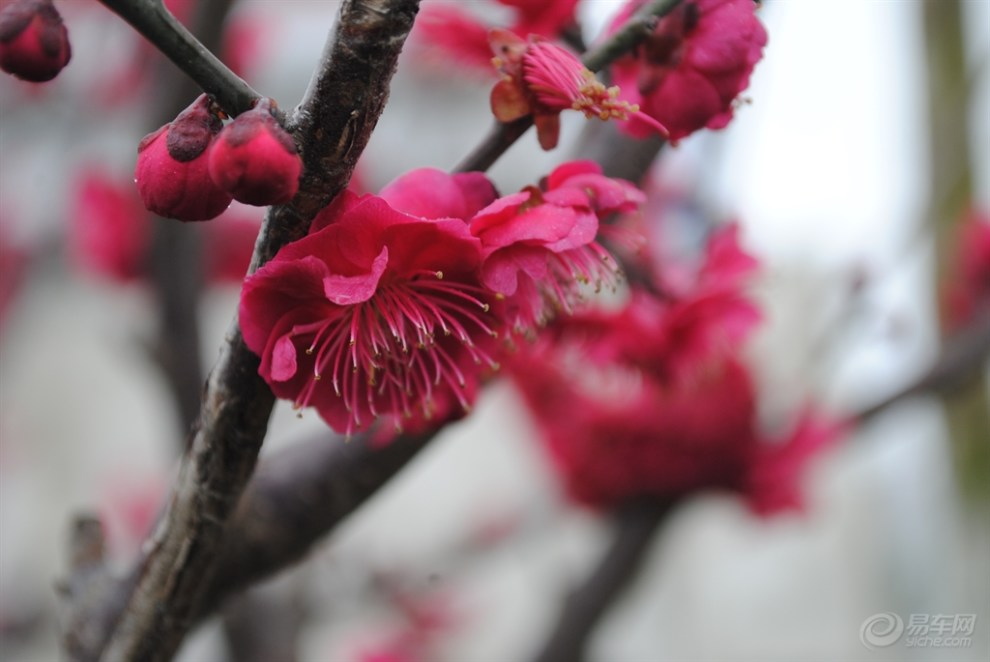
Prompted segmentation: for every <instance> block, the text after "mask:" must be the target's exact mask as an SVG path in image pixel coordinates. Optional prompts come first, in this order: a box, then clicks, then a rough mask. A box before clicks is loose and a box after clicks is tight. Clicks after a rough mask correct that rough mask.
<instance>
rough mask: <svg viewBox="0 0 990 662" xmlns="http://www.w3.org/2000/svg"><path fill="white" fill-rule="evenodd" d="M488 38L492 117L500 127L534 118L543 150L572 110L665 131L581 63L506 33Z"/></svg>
mask: <svg viewBox="0 0 990 662" xmlns="http://www.w3.org/2000/svg"><path fill="white" fill-rule="evenodd" d="M489 39H490V41H491V46H492V50H493V51H494V52H495V58H493V60H492V63H493V64H494V65H495V67H496V68H497V69H498V70H499V72H501V74H502V80H500V81H499V82H498V83H497V84H496V85H495V87H494V88H493V89H492V94H491V105H492V113H494V115H495V117H496V118H497V119H498V120H499V121H500V122H511V121H513V120H517V119H519V118H521V117H525V116H526V115H532V116H533V123H534V124H535V125H536V131H537V137H538V138H539V141H540V146H541V147H543V149H546V150H550V149H553V148H554V147H556V146H557V140H558V137H559V134H560V113H562V112H564V111H565V110H577V111H580V112H582V113H584V115H585V117H587V118H589V119H591V118H598V119H600V120H609V119H615V120H619V121H626V120H629V119H631V118H633V117H636V118H638V119H639V121H640V122H642V123H645V124H648V125H650V126H651V127H653V129H654V130H656V131H657V132H659V133H660V134H662V135H666V134H667V130H666V129H665V128H664V127H663V125H661V124H660V123H659V122H657V121H656V120H655V119H653V118H651V117H649V116H648V115H644V114H643V113H641V112H639V106H637V105H636V104H632V103H629V102H628V101H625V100H623V99H621V98H620V90H619V88H618V87H615V86H612V87H605V85H604V84H603V83H602V82H601V81H599V80H598V79H597V78H595V74H594V73H592V72H591V71H590V70H589V69H588V68H587V67H585V66H584V65H583V64H582V63H581V60H579V59H578V58H577V57H575V56H574V55H573V54H571V53H569V52H568V51H566V50H564V49H563V48H561V47H560V46H556V45H554V44H551V43H549V42H547V41H543V40H541V39H540V38H539V37H536V36H534V35H531V36H530V37H529V40H528V41H524V40H522V39H520V38H519V37H517V36H516V35H515V34H513V33H511V32H509V31H507V30H499V29H495V30H492V31H491V33H490V35H489Z"/></svg>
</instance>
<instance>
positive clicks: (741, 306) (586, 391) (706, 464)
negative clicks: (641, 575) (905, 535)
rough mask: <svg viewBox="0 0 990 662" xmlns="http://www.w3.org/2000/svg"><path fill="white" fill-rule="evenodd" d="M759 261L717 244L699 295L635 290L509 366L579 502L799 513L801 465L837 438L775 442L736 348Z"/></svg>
mask: <svg viewBox="0 0 990 662" xmlns="http://www.w3.org/2000/svg"><path fill="white" fill-rule="evenodd" d="M755 266H756V263H755V261H754V260H753V259H752V258H751V257H750V256H748V255H747V254H745V253H744V252H743V251H741V250H740V248H739V245H738V242H737V238H736V230H735V227H734V226H732V227H729V228H727V229H724V230H721V231H719V232H717V233H716V234H714V235H713V236H712V237H711V238H710V241H709V244H708V248H707V253H706V256H705V260H704V263H703V265H702V266H701V268H700V269H699V270H698V273H697V276H696V279H695V282H694V285H693V286H692V287H691V288H690V289H687V290H685V291H683V292H681V293H679V294H677V295H672V294H670V293H669V292H667V291H665V294H664V295H660V294H658V293H657V291H656V289H655V288H653V287H644V286H640V287H636V288H633V291H632V293H631V296H630V298H629V300H628V302H627V303H626V304H625V305H624V306H622V307H621V308H620V309H618V310H588V311H584V312H580V313H577V314H575V315H573V316H570V317H566V318H560V319H558V320H556V321H555V322H554V324H553V325H551V326H550V327H548V328H547V329H546V330H545V331H544V332H543V333H542V334H541V337H540V338H539V340H538V342H537V343H536V344H534V345H532V346H530V347H528V348H525V349H523V350H522V351H520V352H519V353H518V354H517V355H516V356H515V357H514V358H513V360H512V361H511V362H510V364H509V365H510V367H511V373H512V374H513V376H514V377H515V378H516V383H517V384H518V387H519V389H520V390H521V392H522V394H523V396H524V399H525V401H526V403H527V404H528V405H529V408H530V410H531V412H532V414H533V416H534V418H535V420H536V422H537V424H538V426H539V428H540V429H541V431H542V433H543V438H544V440H545V442H546V446H547V448H548V451H549V454H550V456H551V457H552V459H553V460H554V463H555V466H556V467H557V468H558V469H559V471H560V474H561V476H562V478H563V480H564V482H565V484H566V487H567V490H568V493H569V494H570V495H571V496H572V497H573V498H574V499H575V500H577V501H578V502H580V503H583V504H586V505H590V506H593V507H602V508H609V507H613V506H615V505H617V504H620V503H622V502H624V501H627V500H629V499H633V498H639V497H659V498H666V499H676V498H677V497H680V496H683V495H685V494H687V493H689V492H694V491H697V490H700V489H706V488H725V489H730V490H736V491H738V492H741V493H743V494H745V495H746V496H747V497H748V498H749V500H750V502H751V504H752V505H753V507H754V508H755V509H756V510H757V511H759V512H762V513H769V512H773V511H776V510H779V509H783V508H787V507H793V506H796V505H798V504H799V493H798V489H797V487H798V484H799V479H800V473H801V469H802V467H803V465H804V462H805V460H806V459H807V458H808V457H809V456H810V455H811V454H812V453H813V452H814V451H815V450H816V449H818V448H820V447H821V446H822V445H823V444H824V443H825V442H827V441H828V440H830V439H832V438H833V437H834V436H835V434H836V433H838V432H839V430H840V428H841V426H840V425H838V424H834V423H825V422H823V421H822V420H820V419H819V418H818V417H815V416H811V415H807V414H806V415H804V416H803V417H802V418H801V420H800V421H799V423H798V424H797V426H796V427H795V429H794V431H793V432H792V434H791V435H790V436H789V437H788V438H786V439H783V440H776V441H775V442H772V441H771V440H768V439H766V438H765V437H764V435H762V434H761V433H760V432H759V430H758V427H757V424H756V400H757V397H756V392H755V389H754V385H753V381H752V377H751V375H750V372H749V370H748V368H747V367H746V365H745V362H744V361H743V359H742V357H741V353H740V346H741V344H742V342H743V340H744V339H745V338H746V336H747V335H748V334H749V333H750V332H751V331H752V329H753V328H754V326H755V325H756V324H757V323H758V321H759V319H760V313H759V309H758V308H757V307H756V306H755V304H754V303H753V302H752V301H751V300H750V299H749V298H748V297H747V296H746V294H745V291H744V289H743V287H744V284H745V281H746V279H747V276H748V275H749V274H750V273H751V272H752V271H753V269H754V267H755Z"/></svg>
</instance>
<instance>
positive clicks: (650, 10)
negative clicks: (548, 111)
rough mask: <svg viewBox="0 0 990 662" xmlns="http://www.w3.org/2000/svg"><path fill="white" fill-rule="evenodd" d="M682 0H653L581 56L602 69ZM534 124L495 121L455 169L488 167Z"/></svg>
mask: <svg viewBox="0 0 990 662" xmlns="http://www.w3.org/2000/svg"><path fill="white" fill-rule="evenodd" d="M680 2H681V0H652V2H648V3H647V4H645V5H643V7H642V8H641V9H640V10H639V11H638V12H637V13H636V14H635V16H633V17H632V18H630V19H629V20H628V21H627V22H626V24H625V25H623V26H622V28H621V29H619V30H618V31H617V32H616V33H615V34H613V35H612V36H611V37H610V38H609V39H608V40H607V41H605V43H603V44H602V45H601V46H599V47H598V48H594V49H592V50H590V51H588V52H587V53H585V54H584V56H583V57H582V58H581V61H582V62H583V63H584V66H586V67H587V68H588V69H590V70H591V71H595V72H597V71H601V70H602V69H604V68H605V67H607V66H608V65H610V64H612V63H613V62H615V61H616V60H617V59H619V58H620V57H622V56H623V55H625V54H626V53H628V52H629V51H631V50H632V49H633V48H635V47H636V46H637V45H638V44H639V43H640V42H641V41H643V39H645V38H646V37H647V35H649V34H650V32H651V31H652V30H653V28H655V27H656V24H657V21H659V20H660V19H661V18H663V17H664V16H666V15H667V14H669V13H670V12H672V11H673V10H674V8H675V7H677V5H678V4H680ZM532 125H533V119H532V117H531V116H527V117H523V118H520V119H518V120H515V121H514V122H507V123H502V122H495V124H494V126H493V127H492V129H491V130H490V131H489V132H488V135H487V136H485V138H484V139H483V140H482V142H481V144H480V145H478V146H477V147H476V148H475V149H474V150H472V151H471V153H470V154H468V155H467V156H466V157H465V158H464V160H463V161H461V162H460V163H459V164H457V167H456V168H454V170H455V171H456V172H470V171H472V170H488V169H489V168H490V167H492V164H494V163H495V161H497V160H498V159H499V157H500V156H502V154H504V153H505V152H506V151H507V150H508V149H509V148H510V147H512V145H513V144H515V142H516V141H517V140H518V139H519V138H520V137H522V135H523V134H525V133H526V131H528V130H529V127H531V126H532Z"/></svg>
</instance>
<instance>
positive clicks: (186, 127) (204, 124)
mask: <svg viewBox="0 0 990 662" xmlns="http://www.w3.org/2000/svg"><path fill="white" fill-rule="evenodd" d="M221 126H222V123H221V122H220V118H219V117H217V115H216V114H215V113H214V111H213V110H212V109H211V103H210V100H209V97H207V96H206V95H205V94H204V95H202V96H200V97H199V98H198V99H197V100H196V101H194V102H193V103H192V105H190V106H189V107H188V108H186V109H185V110H184V111H182V112H181V113H180V114H179V116H178V117H176V118H175V119H174V120H173V121H172V122H171V123H170V124H166V125H165V126H163V127H162V128H160V129H158V130H157V131H155V132H153V133H150V134H148V135H147V136H145V137H144V139H143V140H141V143H140V144H139V145H138V159H137V165H136V166H135V168H134V180H135V182H136V183H137V188H138V193H140V194H141V200H142V201H143V202H144V206H145V207H146V208H147V209H148V210H149V211H152V212H154V213H156V214H158V215H160V216H165V217H167V218H175V219H178V220H180V221H205V220H209V219H211V218H215V217H216V216H219V215H220V214H221V213H223V211H224V210H225V209H226V208H227V207H228V206H229V205H230V201H231V196H230V195H229V194H228V193H226V192H225V191H223V190H221V189H220V188H218V187H217V186H216V184H214V183H213V180H211V179H210V175H209V154H210V151H211V150H210V146H211V144H213V142H214V140H215V137H216V135H217V133H219V131H220V127H221Z"/></svg>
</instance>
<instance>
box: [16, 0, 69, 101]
mask: <svg viewBox="0 0 990 662" xmlns="http://www.w3.org/2000/svg"><path fill="white" fill-rule="evenodd" d="M71 55H72V53H71V49H70V48H69V34H68V32H66V30H65V25H63V24H62V17H61V16H59V13H58V11H56V10H55V6H54V5H53V4H52V0H14V2H11V3H10V4H9V5H7V6H6V7H4V8H3V10H0V68H2V69H3V70H4V71H6V72H7V73H9V74H13V75H14V76H17V77H18V78H20V79H22V80H27V81H31V82H34V83H43V82H44V81H47V80H51V79H52V78H55V76H57V75H58V72H60V71H62V68H63V67H65V65H67V64H68V63H69V57H71Z"/></svg>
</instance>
